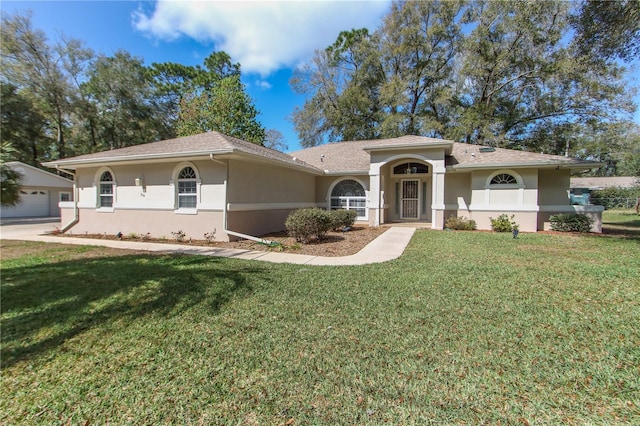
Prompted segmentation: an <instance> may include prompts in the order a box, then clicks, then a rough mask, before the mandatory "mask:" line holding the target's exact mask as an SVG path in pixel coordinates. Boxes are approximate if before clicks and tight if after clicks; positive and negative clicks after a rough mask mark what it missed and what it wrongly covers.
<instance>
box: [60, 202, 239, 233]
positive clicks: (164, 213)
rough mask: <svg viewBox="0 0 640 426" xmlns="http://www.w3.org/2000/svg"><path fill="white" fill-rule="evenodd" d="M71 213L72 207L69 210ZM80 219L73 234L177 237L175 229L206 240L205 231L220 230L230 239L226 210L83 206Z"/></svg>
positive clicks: (66, 215)
mask: <svg viewBox="0 0 640 426" xmlns="http://www.w3.org/2000/svg"><path fill="white" fill-rule="evenodd" d="M65 211H67V212H68V210H66V209H65ZM78 213H79V215H78V216H79V217H78V218H79V222H78V224H76V225H75V226H73V227H72V228H71V229H70V230H69V231H68V233H70V234H85V233H88V234H106V235H115V234H117V233H118V232H122V234H123V235H125V236H128V235H130V234H136V235H145V234H147V233H148V234H149V235H150V236H151V237H153V238H163V237H164V238H166V239H168V240H171V239H173V236H172V235H171V233H172V232H178V231H183V232H184V233H185V234H186V239H187V240H188V239H189V238H192V239H197V240H202V239H204V237H203V235H204V233H209V232H212V231H213V230H214V229H215V230H216V234H215V235H216V240H217V241H228V237H227V235H226V234H225V233H224V232H223V229H224V224H223V213H222V212H216V211H199V212H198V213H197V214H194V215H180V214H176V213H175V211H173V210H152V211H150V210H129V209H120V210H118V209H114V210H113V211H111V212H104V211H99V210H96V209H80V210H79V212H78ZM70 218H72V215H68V214H66V213H65V214H64V215H63V217H62V224H63V225H65V223H67V221H68V220H70Z"/></svg>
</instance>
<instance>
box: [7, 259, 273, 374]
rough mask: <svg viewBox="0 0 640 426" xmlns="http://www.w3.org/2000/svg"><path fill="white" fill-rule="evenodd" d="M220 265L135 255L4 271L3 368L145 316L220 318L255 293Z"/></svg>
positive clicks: (236, 271) (229, 266)
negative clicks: (188, 313) (228, 306)
mask: <svg viewBox="0 0 640 426" xmlns="http://www.w3.org/2000/svg"><path fill="white" fill-rule="evenodd" d="M257 273H260V275H261V277H262V278H264V276H265V274H263V273H262V270H261V269H259V268H246V267H245V268H240V267H239V266H237V264H236V263H233V262H223V261H221V260H220V259H216V258H210V257H200V256H184V255H132V256H114V257H97V258H92V259H74V260H67V261H61V262H50V263H41V264H38V265H30V266H20V267H3V271H2V289H1V298H2V338H1V341H2V348H3V349H2V363H1V365H2V367H3V368H4V367H8V366H11V365H13V364H15V363H16V362H19V361H21V360H25V359H28V358H29V357H32V356H36V355H38V354H41V353H43V352H46V351H48V350H51V349H52V348H53V347H56V346H59V345H61V344H62V343H63V342H64V341H65V340H67V339H69V338H72V337H74V336H77V335H78V334H80V333H82V332H83V331H84V330H87V329H90V328H94V327H100V326H103V325H105V324H108V323H112V322H115V321H121V320H123V319H124V320H128V321H132V320H135V319H137V318H140V317H144V316H146V315H164V316H172V315H179V314H180V313H181V312H184V311H185V310H187V309H189V308H191V307H193V306H195V305H200V304H205V306H206V308H207V309H209V310H211V311H213V312H216V311H218V310H219V309H220V308H221V307H222V306H223V305H224V304H225V303H227V302H228V301H229V300H230V299H231V298H233V297H235V296H236V295H238V294H240V295H242V294H248V293H249V292H250V291H251V287H250V285H249V282H250V281H251V280H250V279H247V277H248V275H251V274H257Z"/></svg>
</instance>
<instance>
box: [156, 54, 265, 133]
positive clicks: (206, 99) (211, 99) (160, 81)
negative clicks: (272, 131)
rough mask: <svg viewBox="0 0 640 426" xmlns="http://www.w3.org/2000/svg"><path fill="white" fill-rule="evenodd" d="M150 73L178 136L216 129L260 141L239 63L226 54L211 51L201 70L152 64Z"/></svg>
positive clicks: (252, 106) (255, 117)
mask: <svg viewBox="0 0 640 426" xmlns="http://www.w3.org/2000/svg"><path fill="white" fill-rule="evenodd" d="M151 74H152V75H153V76H154V78H155V81H156V84H157V88H158V91H157V94H158V95H159V97H160V99H162V101H163V102H164V105H165V106H166V108H167V110H168V111H169V113H170V116H171V117H172V120H173V121H174V122H175V128H176V132H177V134H178V135H180V136H188V135H193V134H197V133H202V132H206V131H210V130H216V131H219V132H222V133H225V134H227V135H229V136H234V137H237V138H241V139H244V140H247V141H250V142H253V143H256V144H260V145H262V143H263V142H264V137H265V130H264V128H263V127H262V125H261V124H260V123H259V122H258V121H257V115H258V111H257V109H256V108H255V106H254V105H253V101H252V100H251V98H250V97H249V95H248V94H247V93H246V91H245V87H244V85H243V84H242V82H241V81H240V75H241V74H240V64H237V63H232V62H231V57H230V56H229V55H228V54H227V53H225V52H213V53H212V54H211V55H209V56H208V57H207V58H205V60H204V67H201V66H195V67H191V66H185V65H180V64H175V63H163V64H153V65H152V68H151Z"/></svg>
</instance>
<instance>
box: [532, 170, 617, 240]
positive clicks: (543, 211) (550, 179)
mask: <svg viewBox="0 0 640 426" xmlns="http://www.w3.org/2000/svg"><path fill="white" fill-rule="evenodd" d="M570 179H571V174H570V171H569V170H541V171H540V178H539V181H540V194H539V197H538V202H539V205H540V213H539V215H538V224H537V226H538V229H539V230H548V229H551V222H550V218H551V216H553V215H555V214H558V213H579V214H585V215H587V216H589V217H591V219H593V226H592V227H591V232H597V233H600V232H602V212H603V211H604V208H603V207H602V206H590V205H587V206H572V205H571V198H570V196H569V186H570Z"/></svg>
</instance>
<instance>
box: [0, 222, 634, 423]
mask: <svg viewBox="0 0 640 426" xmlns="http://www.w3.org/2000/svg"><path fill="white" fill-rule="evenodd" d="M638 219H639V217H638V216H635V215H632V214H630V213H625V212H618V213H607V215H606V216H605V224H606V226H611V227H614V228H615V227H617V229H618V231H616V233H614V234H612V235H610V236H594V235H587V236H578V235H568V234H563V235H549V234H520V236H519V238H518V239H513V238H512V236H511V234H497V233H491V232H455V231H454V232H447V231H426V230H420V231H417V232H416V234H415V237H414V238H413V240H412V242H411V244H410V245H409V247H408V248H407V250H406V252H405V254H404V255H403V256H402V257H401V258H400V259H397V260H395V261H392V262H388V263H384V264H379V265H369V266H357V267H311V266H299V265H298V266H296V265H278V264H269V263H262V262H257V261H240V260H233V259H216V258H208V257H197V256H167V255H152V254H133V255H131V254H130V255H123V254H122V252H113V251H110V250H108V249H104V248H91V247H69V246H62V245H55V244H39V243H28V242H8V241H3V242H2V245H3V248H2V253H3V259H2V271H1V272H2V294H1V297H2V299H1V301H2V397H1V398H0V400H1V405H0V423H3V424H66V423H71V424H106V423H111V424H161V423H163V424H169V423H173V424H230V425H238V424H242V425H253V424H256V425H257V424H260V425H276V424H294V425H310V424H311V425H313V424H317V425H324V424H344V425H352V424H362V425H364V424H367V425H373V424H393V425H398V424H405V425H412V424H429V423H434V424H452V423H453V424H474V425H476V424H498V423H499V424H525V425H526V424H531V425H533V424H558V423H564V424H576V425H582V424H639V423H640V255H639V254H638V253H640V251H639V249H640V235H639V233H638V232H637V231H638V230H639V229H640V224H639V222H638ZM620 229H622V230H620ZM625 229H626V231H624V230H625ZM634 232H635V233H634ZM622 233H624V234H625V235H624V236H622V235H621V234H622ZM13 252H17V253H18V254H19V255H14V256H11V253H13ZM20 253H21V254H20ZM85 422H86V423H85Z"/></svg>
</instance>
